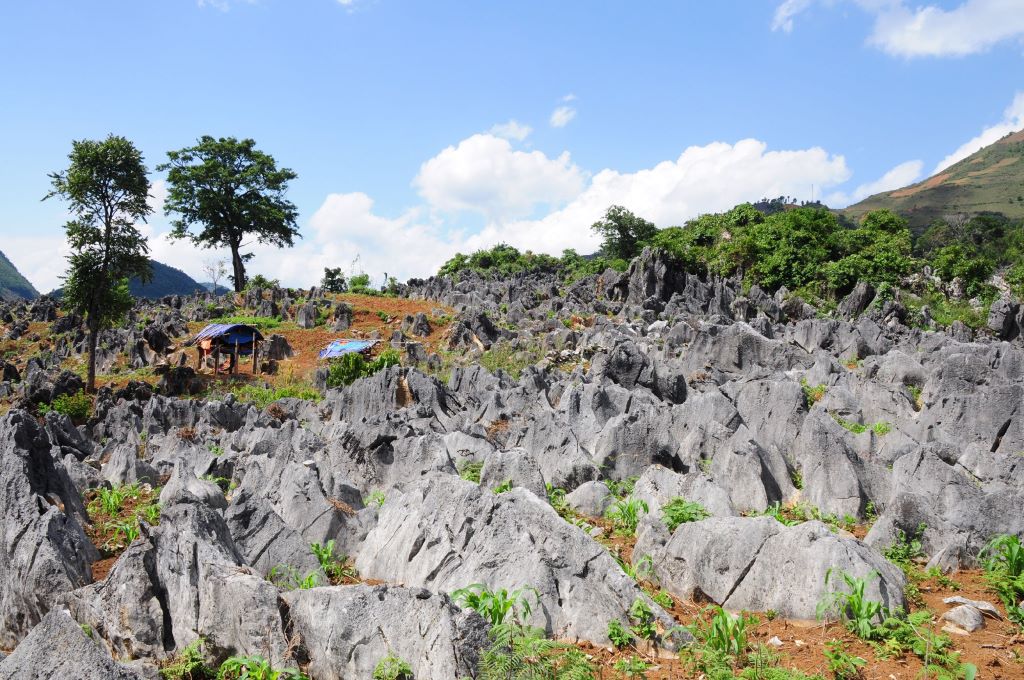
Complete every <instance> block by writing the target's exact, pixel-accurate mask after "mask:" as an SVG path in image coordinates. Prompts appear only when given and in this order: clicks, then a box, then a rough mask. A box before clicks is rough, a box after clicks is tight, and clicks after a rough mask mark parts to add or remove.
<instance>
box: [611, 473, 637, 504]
mask: <svg viewBox="0 0 1024 680" xmlns="http://www.w3.org/2000/svg"><path fill="white" fill-rule="evenodd" d="M638 479H639V477H627V478H626V479H623V480H622V481H615V480H614V479H609V480H608V481H606V482H605V484H606V485H607V486H608V490H609V491H611V493H612V495H613V496H615V497H616V498H619V499H622V498H626V497H627V496H631V495H632V494H633V489H634V487H636V480H638Z"/></svg>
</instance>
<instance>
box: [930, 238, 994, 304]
mask: <svg viewBox="0 0 1024 680" xmlns="http://www.w3.org/2000/svg"><path fill="white" fill-rule="evenodd" d="M930 264H931V266H932V270H933V271H934V272H935V274H936V275H937V276H938V277H939V278H940V279H942V280H943V281H952V280H953V279H955V278H957V277H959V278H960V279H962V280H963V282H964V286H965V288H966V290H967V294H968V295H980V294H981V293H983V292H984V291H985V286H986V282H987V281H988V279H989V277H990V276H992V272H993V271H994V270H995V266H994V265H993V263H992V261H991V260H989V259H988V258H985V257H981V256H978V255H977V254H976V253H975V252H974V251H973V250H972V249H971V248H969V247H968V246H965V245H961V244H959V243H954V244H953V245H949V246H945V247H944V248H939V250H937V251H936V252H935V253H934V254H933V255H932V258H931V261H930Z"/></svg>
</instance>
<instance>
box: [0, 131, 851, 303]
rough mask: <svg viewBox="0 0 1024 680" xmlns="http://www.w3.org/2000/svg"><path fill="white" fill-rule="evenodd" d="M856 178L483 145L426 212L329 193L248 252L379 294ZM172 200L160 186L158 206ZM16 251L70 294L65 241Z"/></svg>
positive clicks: (794, 166)
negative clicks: (355, 272) (455, 222)
mask: <svg viewBox="0 0 1024 680" xmlns="http://www.w3.org/2000/svg"><path fill="white" fill-rule="evenodd" d="M849 176H850V171H849V169H848V168H847V166H846V161H845V160H844V158H843V157H842V156H839V155H833V154H829V153H828V152H827V151H825V150H823V149H821V148H817V147H815V148H810V149H803V150H795V151H770V150H768V148H767V146H766V144H764V143H763V142H760V141H758V140H755V139H746V140H741V141H739V142H736V143H735V144H727V143H723V142H713V143H711V144H708V145H705V146H692V147H690V148H687V149H686V150H684V151H683V152H682V153H681V154H680V155H679V156H678V157H677V158H675V159H673V160H666V161H663V162H661V163H658V164H656V165H655V166H653V167H651V168H647V169H643V170H639V171H637V172H631V173H623V172H618V171H616V170H613V169H605V170H601V171H600V172H598V173H597V174H595V175H594V176H593V177H590V176H588V175H587V174H586V173H585V172H584V171H583V170H581V169H580V168H578V167H577V166H575V165H574V164H572V162H571V161H570V160H569V156H568V154H567V153H563V154H562V155H561V156H558V157H556V158H550V157H548V156H546V155H545V154H543V153H541V152H540V151H533V152H529V153H527V152H523V151H518V150H515V149H513V148H512V145H511V144H510V143H509V142H508V141H507V140H504V139H500V138H498V137H495V136H493V135H488V134H478V135H473V136H472V137H469V138H468V139H465V140H463V141H462V142H460V143H459V144H457V145H455V146H451V147H448V148H447V149H445V150H443V151H442V152H441V153H440V154H438V155H437V156H435V157H434V158H432V159H430V160H428V161H427V162H426V163H424V164H423V166H422V168H421V171H420V173H419V175H418V176H417V178H416V180H415V182H416V184H417V186H418V187H419V188H420V191H421V193H422V194H423V197H424V199H425V201H424V203H423V204H422V205H420V206H417V207H413V208H412V209H410V210H407V211H405V212H404V213H402V214H400V215H398V216H397V217H387V216H382V215H379V214H377V213H376V212H375V211H374V207H375V206H374V204H373V201H372V199H371V198H370V197H369V196H367V195H366V194H363V193H332V194H329V195H328V196H327V197H326V198H325V199H324V201H323V204H322V205H321V206H320V207H319V208H318V209H317V210H316V212H315V213H314V214H313V215H312V216H311V217H309V218H308V220H304V222H303V224H302V232H303V235H304V238H303V239H301V240H298V241H296V245H295V247H294V248H289V249H283V250H281V249H277V248H273V247H269V246H260V245H256V246H253V247H252V248H249V249H248V250H251V251H252V252H254V253H255V258H254V260H253V261H252V262H251V263H249V265H248V267H247V269H248V271H249V272H250V273H257V272H258V273H261V274H263V275H264V276H268V277H271V278H278V279H280V280H281V281H282V283H284V284H285V285H291V286H309V285H312V284H314V283H316V282H317V281H319V279H320V276H321V274H322V271H323V268H324V267H328V266H331V267H336V266H341V267H343V268H346V269H348V268H349V267H350V264H351V262H352V260H353V258H354V257H355V256H356V255H357V254H358V255H359V256H360V265H361V268H362V269H363V270H365V271H366V272H368V273H370V274H371V275H373V276H374V283H375V284H377V283H379V282H380V277H381V276H382V275H383V273H384V272H387V273H388V274H390V275H392V276H396V277H398V278H399V279H403V280H404V279H406V278H408V277H412V276H428V275H430V274H431V273H433V272H435V271H437V268H438V267H439V266H440V265H441V264H442V263H443V262H444V261H445V260H447V259H448V258H449V257H451V256H452V255H453V254H454V253H455V252H457V251H461V252H471V251H473V250H476V249H478V248H483V247H489V246H492V245H494V244H496V243H499V242H502V241H504V242H506V243H510V244H512V245H514V246H516V247H518V248H521V249H524V250H525V249H531V250H534V251H536V252H548V253H552V254H559V253H560V252H561V251H562V250H563V249H565V248H575V249H576V250H577V251H579V252H581V253H587V252H593V251H594V250H595V249H596V248H597V246H598V245H599V243H598V239H597V237H596V236H595V235H594V234H593V233H592V232H591V230H590V225H591V224H592V223H593V222H594V221H596V220H597V219H599V218H600V217H601V215H602V214H603V213H604V211H605V210H606V209H607V208H608V206H610V205H613V204H618V205H623V206H626V207H627V208H628V209H630V210H632V211H633V212H635V213H636V214H638V215H641V216H643V217H645V218H647V219H649V220H651V221H653V222H654V223H655V224H658V225H659V226H669V225H673V224H682V223H683V222H685V221H686V220H687V219H690V218H692V217H696V216H697V215H700V214H702V213H706V212H712V211H720V210H726V209H728V208H731V207H732V206H733V205H735V204H736V203H739V202H741V201H747V200H756V199H758V198H761V197H762V196H780V195H792V196H797V197H809V194H810V187H811V185H812V184H813V185H814V186H815V187H816V188H817V189H818V190H828V189H830V188H834V187H836V186H838V185H840V184H841V183H843V182H845V181H846V180H847V179H848V178H849ZM164 189H165V187H162V185H158V184H154V187H153V190H152V191H151V193H152V194H153V195H154V198H153V199H152V200H153V203H154V205H155V204H156V203H157V202H158V194H159V193H160V192H161V191H162V190H164ZM543 204H552V207H550V208H549V209H548V211H547V212H546V214H544V215H543V216H541V217H537V218H533V217H531V215H532V214H533V211H534V210H535V209H536V208H537V207H538V206H539V205H543ZM438 210H456V211H461V210H471V211H475V212H479V213H481V214H484V215H485V216H486V218H487V222H486V225H485V226H484V227H483V228H481V229H479V230H478V231H475V232H472V233H470V232H466V231H461V230H453V229H451V228H449V227H446V225H445V224H444V223H443V221H441V220H440V219H439V218H438V217H435V215H436V214H437V213H438ZM141 229H142V230H143V233H145V234H146V235H147V236H148V237H149V244H150V249H151V255H152V257H153V258H154V259H156V260H158V261H160V262H164V263H166V264H169V265H171V266H174V267H177V268H179V269H182V270H184V271H185V272H186V273H188V274H189V275H190V276H192V277H193V278H196V279H197V280H199V279H200V278H201V277H202V262H203V261H204V260H205V259H208V258H209V257H211V256H215V255H226V254H225V253H214V252H211V251H201V250H198V249H196V248H195V247H194V246H192V245H191V244H190V243H189V242H187V241H179V242H176V243H171V242H170V241H168V240H167V238H166V234H167V232H168V231H169V227H168V226H167V224H166V221H164V222H163V223H161V221H160V220H158V219H154V220H153V223H152V224H148V225H141ZM8 240H9V239H5V243H4V250H5V252H7V254H8V256H9V257H11V259H12V261H14V262H15V264H16V266H18V267H20V268H22V269H23V271H24V272H25V274H26V275H27V276H28V277H29V279H30V280H31V281H32V282H33V283H34V284H35V285H36V286H37V287H39V288H41V289H45V290H49V289H50V288H53V287H54V286H55V285H58V283H59V282H58V280H57V278H56V275H57V274H59V273H60V272H61V271H63V268H64V261H63V259H55V258H54V255H53V253H54V252H59V250H60V248H61V247H62V246H63V239H62V235H58V236H57V237H55V238H50V239H28V238H24V239H22V241H24V242H23V243H12V244H11V245H10V246H9V245H8ZM48 268H49V269H48Z"/></svg>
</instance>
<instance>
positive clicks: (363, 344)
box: [319, 340, 376, 359]
mask: <svg viewBox="0 0 1024 680" xmlns="http://www.w3.org/2000/svg"><path fill="white" fill-rule="evenodd" d="M375 344H376V340H332V341H331V344H329V345H327V347H324V348H323V349H322V350H320V355H319V356H320V358H321V359H337V358H338V357H340V356H344V355H345V354H353V353H359V354H362V353H364V352H368V351H369V350H370V348H371V347H373V346H374V345H375Z"/></svg>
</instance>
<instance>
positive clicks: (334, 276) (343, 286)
mask: <svg viewBox="0 0 1024 680" xmlns="http://www.w3.org/2000/svg"><path fill="white" fill-rule="evenodd" d="M320 286H321V287H322V288H323V289H324V290H325V291H327V292H328V293H344V292H345V291H346V290H348V284H347V283H346V282H345V274H344V273H342V271H341V267H324V278H323V279H322V280H321V281H320Z"/></svg>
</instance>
